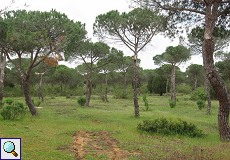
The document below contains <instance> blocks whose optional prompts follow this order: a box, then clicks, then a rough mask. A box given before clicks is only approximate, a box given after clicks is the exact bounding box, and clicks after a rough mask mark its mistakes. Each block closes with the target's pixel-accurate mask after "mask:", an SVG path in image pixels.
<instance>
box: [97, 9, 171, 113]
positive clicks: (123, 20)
mask: <svg viewBox="0 0 230 160" xmlns="http://www.w3.org/2000/svg"><path fill="white" fill-rule="evenodd" d="M166 22H167V21H166V19H165V18H164V17H163V16H162V15H159V13H158V12H153V11H151V10H149V9H140V8H136V9H133V10H132V11H130V12H129V13H122V14H120V13H119V12H118V11H110V12H108V13H106V14H101V15H99V16H97V17H96V21H95V23H94V35H97V36H98V37H100V38H102V39H105V38H112V39H114V40H115V41H119V42H122V43H123V44H124V45H125V46H126V47H128V48H129V49H130V50H131V51H132V52H133V53H134V55H133V66H134V67H133V69H134V76H133V84H134V85H133V86H134V108H135V112H134V113H135V117H139V105H138V83H139V80H138V67H137V56H138V53H139V52H140V51H141V50H142V49H143V48H144V47H145V46H146V45H147V44H148V43H149V42H150V41H151V40H152V37H153V36H154V35H156V34H158V33H160V32H162V31H165V28H166Z"/></svg>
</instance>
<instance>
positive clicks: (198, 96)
mask: <svg viewBox="0 0 230 160" xmlns="http://www.w3.org/2000/svg"><path fill="white" fill-rule="evenodd" d="M190 99H191V100H195V101H197V100H203V101H206V99H207V94H206V91H205V89H204V88H203V87H199V88H197V89H196V90H194V91H193V92H192V93H191V95H190Z"/></svg>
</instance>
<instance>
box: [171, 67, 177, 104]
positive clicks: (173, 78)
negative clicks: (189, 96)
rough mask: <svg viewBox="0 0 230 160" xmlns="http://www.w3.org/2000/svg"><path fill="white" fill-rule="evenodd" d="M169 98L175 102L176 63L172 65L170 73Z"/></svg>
mask: <svg viewBox="0 0 230 160" xmlns="http://www.w3.org/2000/svg"><path fill="white" fill-rule="evenodd" d="M171 100H172V101H174V102H175V103H176V65H173V67H172V74H171Z"/></svg>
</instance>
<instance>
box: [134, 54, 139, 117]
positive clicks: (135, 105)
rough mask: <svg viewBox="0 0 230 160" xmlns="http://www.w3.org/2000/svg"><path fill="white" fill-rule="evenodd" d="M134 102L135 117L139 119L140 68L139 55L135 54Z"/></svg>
mask: <svg viewBox="0 0 230 160" xmlns="http://www.w3.org/2000/svg"><path fill="white" fill-rule="evenodd" d="M133 62H134V63H133V67H134V68H133V69H134V74H133V102H134V115H135V117H139V116H140V113H139V105H138V68H137V54H134V59H133Z"/></svg>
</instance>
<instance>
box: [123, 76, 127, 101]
mask: <svg viewBox="0 0 230 160" xmlns="http://www.w3.org/2000/svg"><path fill="white" fill-rule="evenodd" d="M126 89H127V77H126V73H124V86H123V96H124V97H126Z"/></svg>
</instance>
